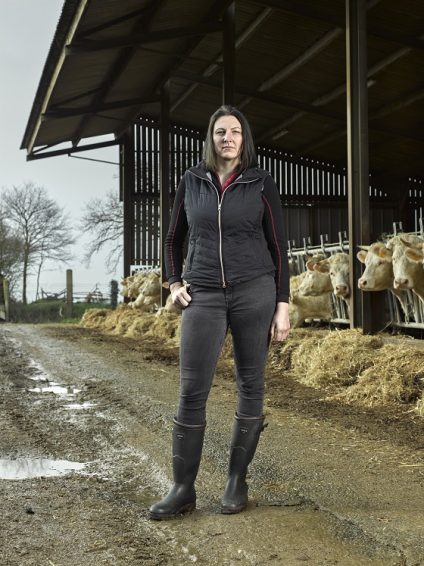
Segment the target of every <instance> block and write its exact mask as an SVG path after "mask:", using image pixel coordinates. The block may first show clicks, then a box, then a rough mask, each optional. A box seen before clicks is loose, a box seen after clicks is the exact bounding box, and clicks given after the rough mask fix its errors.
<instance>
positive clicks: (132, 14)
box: [78, 8, 146, 39]
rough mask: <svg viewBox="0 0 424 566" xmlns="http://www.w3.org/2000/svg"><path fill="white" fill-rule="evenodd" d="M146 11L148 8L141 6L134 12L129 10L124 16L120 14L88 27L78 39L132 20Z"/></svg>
mask: <svg viewBox="0 0 424 566" xmlns="http://www.w3.org/2000/svg"><path fill="white" fill-rule="evenodd" d="M145 11H146V8H141V9H140V8H139V9H138V10H133V11H132V12H129V13H128V14H125V15H124V16H120V17H119V18H114V19H113V20H109V21H107V22H105V23H103V24H100V25H98V26H94V27H92V28H88V29H86V30H84V31H83V32H81V33H79V34H78V39H80V38H81V37H87V36H89V35H93V34H95V33H98V32H99V31H103V30H105V29H110V28H111V27H113V26H116V25H118V24H122V22H126V21H127V20H132V19H133V18H137V17H138V16H142V15H143V14H144V12H145Z"/></svg>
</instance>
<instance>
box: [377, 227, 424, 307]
mask: <svg viewBox="0 0 424 566" xmlns="http://www.w3.org/2000/svg"><path fill="white" fill-rule="evenodd" d="M423 243H424V242H423V239H422V238H420V237H419V236H416V235H414V234H401V235H397V236H394V237H393V238H391V239H390V240H389V241H388V242H387V243H386V245H385V247H384V248H383V249H382V250H380V256H381V257H382V258H385V259H387V260H391V261H392V263H393V276H394V279H393V287H394V288H395V289H397V290H406V289H410V290H412V291H413V292H414V293H415V294H416V295H418V297H419V298H420V299H421V300H422V301H424V270H423V266H422V263H421V264H420V263H419V262H416V261H411V259H410V257H409V255H411V254H409V255H407V254H406V250H408V249H412V250H413V249H415V248H416V249H418V250H419V249H420V248H421V250H422V246H423Z"/></svg>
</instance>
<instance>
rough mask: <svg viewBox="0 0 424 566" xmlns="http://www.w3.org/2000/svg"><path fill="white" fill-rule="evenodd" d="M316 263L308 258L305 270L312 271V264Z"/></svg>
mask: <svg viewBox="0 0 424 566" xmlns="http://www.w3.org/2000/svg"><path fill="white" fill-rule="evenodd" d="M315 265H316V262H315V261H313V260H312V259H310V260H308V261H307V262H306V270H307V271H314V266H315Z"/></svg>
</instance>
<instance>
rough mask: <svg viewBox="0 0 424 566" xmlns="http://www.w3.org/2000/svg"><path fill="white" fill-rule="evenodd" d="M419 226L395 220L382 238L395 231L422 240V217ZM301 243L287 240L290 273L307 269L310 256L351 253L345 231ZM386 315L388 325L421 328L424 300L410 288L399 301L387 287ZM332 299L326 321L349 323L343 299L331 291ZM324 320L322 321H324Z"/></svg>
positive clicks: (423, 321)
mask: <svg viewBox="0 0 424 566" xmlns="http://www.w3.org/2000/svg"><path fill="white" fill-rule="evenodd" d="M417 224H418V226H419V229H418V230H416V231H414V232H403V230H402V223H401V222H394V223H393V231H392V232H391V233H390V234H384V235H383V236H382V237H381V241H382V242H383V243H384V242H387V241H389V240H390V239H391V238H393V237H394V236H396V235H405V236H418V237H420V238H422V239H423V241H424V227H423V219H422V217H420V218H417ZM302 240H303V245H302V246H296V242H295V241H294V240H289V242H288V258H289V268H290V275H300V274H301V273H303V272H304V271H306V269H307V267H306V263H307V261H308V260H309V259H310V257H311V256H321V257H322V256H324V257H325V258H328V257H330V256H331V255H334V254H337V253H347V254H349V253H350V249H349V242H348V240H347V234H346V232H344V231H341V232H339V234H338V240H337V241H336V242H333V243H330V242H329V241H328V235H327V234H321V235H320V243H319V244H317V245H312V244H311V239H310V237H306V238H302ZM385 296H386V309H385V317H386V319H387V327H394V328H399V329H404V330H408V329H419V330H424V302H423V301H422V300H421V299H420V298H419V297H418V296H417V295H416V294H415V293H414V292H413V291H411V290H409V289H406V290H403V291H402V292H401V295H400V296H401V302H400V301H399V300H398V299H396V296H395V295H394V294H393V293H392V292H390V290H387V291H386V292H385ZM331 300H332V316H331V318H330V320H329V321H328V322H330V323H333V324H341V325H348V324H349V309H348V307H347V304H346V302H345V301H344V300H342V299H341V298H340V297H337V296H335V295H334V293H331ZM323 322H324V321H323Z"/></svg>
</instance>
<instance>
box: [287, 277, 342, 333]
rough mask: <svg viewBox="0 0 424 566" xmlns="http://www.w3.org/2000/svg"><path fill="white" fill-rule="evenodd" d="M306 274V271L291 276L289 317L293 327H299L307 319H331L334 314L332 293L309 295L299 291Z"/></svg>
mask: <svg viewBox="0 0 424 566" xmlns="http://www.w3.org/2000/svg"><path fill="white" fill-rule="evenodd" d="M305 276H306V272H305V271H304V272H303V273H301V274H300V275H296V276H293V277H290V299H289V318H290V325H291V327H292V328H298V327H299V326H301V325H302V323H303V322H304V321H305V320H307V319H311V318H318V319H323V320H330V319H331V316H332V304H331V296H330V293H323V294H322V295H319V296H316V297H312V296H310V297H308V296H305V295H303V294H302V293H300V292H299V287H300V285H301V284H302V281H303V279H304V278H305Z"/></svg>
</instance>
